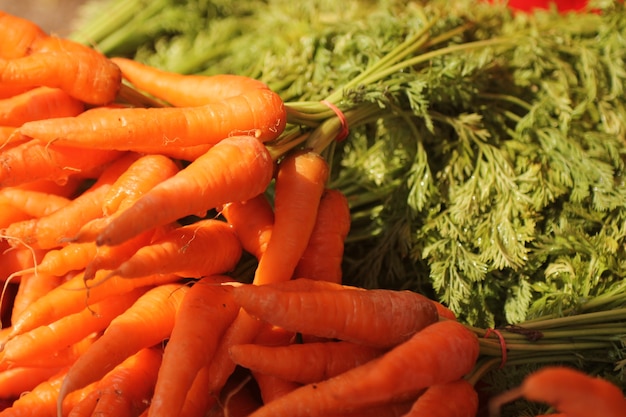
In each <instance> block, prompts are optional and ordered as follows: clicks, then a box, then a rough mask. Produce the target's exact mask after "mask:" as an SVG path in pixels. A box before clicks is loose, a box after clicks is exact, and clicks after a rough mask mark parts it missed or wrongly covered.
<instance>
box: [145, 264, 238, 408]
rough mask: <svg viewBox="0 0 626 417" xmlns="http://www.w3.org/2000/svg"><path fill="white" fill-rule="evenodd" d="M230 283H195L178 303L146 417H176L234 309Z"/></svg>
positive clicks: (214, 279) (222, 279) (219, 279)
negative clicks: (178, 307) (179, 303)
mask: <svg viewBox="0 0 626 417" xmlns="http://www.w3.org/2000/svg"><path fill="white" fill-rule="evenodd" d="M226 281H230V278H227V277H225V276H211V277H206V278H202V279H201V280H199V281H197V282H196V283H195V284H194V285H193V286H192V287H191V288H190V289H189V291H188V292H187V294H186V295H185V298H184V299H183V300H182V302H181V305H180V309H179V311H178V315H177V316H176V322H175V323H174V328H173V329H172V334H171V336H170V338H169V341H168V344H167V345H166V347H165V351H164V354H163V364H162V366H161V368H160V369H159V377H158V380H157V383H156V387H155V391H154V397H153V399H152V403H151V405H150V411H149V413H148V415H149V416H176V415H179V413H180V411H181V410H182V409H183V406H184V403H185V397H186V393H187V391H189V389H190V387H191V386H192V385H193V380H194V378H195V376H196V375H197V374H198V372H199V370H200V369H201V368H202V367H203V366H204V365H205V364H206V363H208V362H209V361H210V359H211V357H212V356H213V354H214V352H215V349H216V347H217V344H218V342H219V340H220V339H221V337H222V334H223V333H224V331H225V330H226V328H227V327H228V325H229V324H230V323H231V322H232V320H233V319H234V318H235V315H236V314H237V311H238V306H237V305H236V304H235V302H234V301H233V299H232V295H231V293H232V287H230V286H222V285H219V284H220V283H222V282H226Z"/></svg>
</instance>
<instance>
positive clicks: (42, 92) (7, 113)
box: [0, 87, 85, 127]
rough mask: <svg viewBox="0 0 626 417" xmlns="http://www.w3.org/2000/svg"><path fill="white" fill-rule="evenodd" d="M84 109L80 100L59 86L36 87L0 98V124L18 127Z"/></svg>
mask: <svg viewBox="0 0 626 417" xmlns="http://www.w3.org/2000/svg"><path fill="white" fill-rule="evenodd" d="M84 109H85V105H84V104H83V103H82V102H81V101H79V100H78V99H75V98H74V97H72V96H70V95H69V94H67V93H66V92H65V91H63V90H61V89H59V88H51V87H36V88H33V89H31V90H28V91H26V92H24V93H21V94H18V95H16V96H13V97H10V98H4V99H0V124H2V125H5V126H15V127H19V126H21V125H22V124H24V123H26V122H30V121H33V120H42V119H49V118H55V117H71V116H76V115H78V114H80V113H82V112H83V110H84Z"/></svg>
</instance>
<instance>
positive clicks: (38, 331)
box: [2, 289, 146, 362]
mask: <svg viewBox="0 0 626 417" xmlns="http://www.w3.org/2000/svg"><path fill="white" fill-rule="evenodd" d="M145 292H146V290H145V289H136V290H133V291H130V292H128V293H125V294H121V295H119V296H115V297H109V298H106V299H104V300H102V301H100V302H98V303H95V304H94V305H91V306H89V307H85V308H84V309H83V310H82V311H80V312H77V313H73V314H69V315H67V316H64V317H62V318H60V319H58V320H56V321H54V322H52V323H50V324H48V325H46V326H40V327H37V328H35V329H32V330H30V331H28V332H25V333H22V334H21V335H18V336H16V337H14V338H12V339H10V340H8V341H7V342H6V343H5V344H4V350H3V356H2V362H19V361H21V360H22V359H24V358H27V357H36V356H38V355H42V354H45V353H49V352H53V351H55V350H57V349H60V348H62V347H63V346H64V345H70V344H73V343H75V342H78V341H79V340H80V339H82V338H83V337H86V336H88V335H89V334H90V333H93V332H99V331H102V330H104V329H105V328H106V327H107V326H108V325H109V323H110V322H111V321H112V320H113V319H114V318H115V317H117V316H119V315H120V314H122V313H123V312H124V311H126V310H127V309H128V308H129V307H130V306H131V305H132V304H133V303H134V302H135V301H136V300H137V299H138V298H139V297H140V296H141V295H142V294H143V293H145Z"/></svg>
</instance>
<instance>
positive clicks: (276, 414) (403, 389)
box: [250, 321, 479, 417]
mask: <svg viewBox="0 0 626 417" xmlns="http://www.w3.org/2000/svg"><path fill="white" fill-rule="evenodd" d="M478 354H479V344H478V339H477V337H476V335H475V334H474V333H473V332H471V331H470V330H469V329H467V328H466V327H465V326H463V325H462V324H460V323H458V322H455V321H440V322H437V323H434V324H431V325H430V326H428V327H426V328H425V329H423V330H421V331H419V332H417V333H415V334H414V335H413V337H411V339H409V340H408V341H406V342H404V343H402V344H400V345H398V346H396V347H394V348H393V349H391V350H390V351H388V352H387V353H385V354H384V355H383V356H381V357H379V358H377V359H374V360H372V361H370V362H367V363H365V364H363V365H361V366H358V367H356V368H353V369H351V370H349V371H346V372H344V373H342V374H339V375H337V376H336V377H333V378H330V379H327V380H324V381H322V382H319V383H314V384H307V385H304V386H302V387H301V388H297V389H295V390H294V391H292V392H290V393H288V394H286V395H284V396H283V397H281V398H278V399H276V400H274V401H272V402H270V403H268V404H265V405H264V406H263V407H261V408H260V409H259V410H257V411H255V412H254V413H252V414H250V417H265V416H273V417H281V416H289V417H299V416H307V417H315V416H321V415H326V414H330V413H332V412H338V411H341V410H357V409H365V408H367V407H371V406H376V405H381V404H384V403H388V402H390V401H392V400H399V399H401V398H407V397H414V396H415V395H416V394H417V393H419V392H421V391H422V390H423V389H425V388H427V387H430V386H432V385H435V384H443V383H446V382H449V381H454V380H458V379H460V378H461V377H462V376H463V375H465V374H467V373H468V372H470V371H471V370H472V368H473V367H474V365H475V363H476V360H477V358H478Z"/></svg>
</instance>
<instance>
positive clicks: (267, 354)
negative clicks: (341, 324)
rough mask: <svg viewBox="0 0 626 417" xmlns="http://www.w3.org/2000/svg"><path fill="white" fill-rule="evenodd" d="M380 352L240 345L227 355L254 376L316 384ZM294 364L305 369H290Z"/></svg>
mask: <svg viewBox="0 0 626 417" xmlns="http://www.w3.org/2000/svg"><path fill="white" fill-rule="evenodd" d="M383 353H384V350H383V349H378V348H373V347H369V346H364V345H360V344H357V343H351V342H344V341H337V342H312V343H303V344H290V345H286V346H263V345H258V344H244V345H235V346H231V348H230V356H231V357H232V358H233V360H234V361H235V363H236V364H238V365H240V366H243V367H245V368H248V369H250V370H251V371H253V372H255V373H262V374H265V375H273V376H276V377H279V378H282V379H284V380H288V381H295V382H299V383H301V384H309V383H312V382H319V381H322V380H324V379H328V378H330V377H333V376H336V375H339V374H340V373H342V372H345V371H347V370H348V369H352V368H354V367H356V366H359V365H361V364H364V363H366V362H369V361H370V360H372V359H374V358H377V357H379V356H380V355H382V354H383ZM296 363H301V364H306V366H294V364H296Z"/></svg>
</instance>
